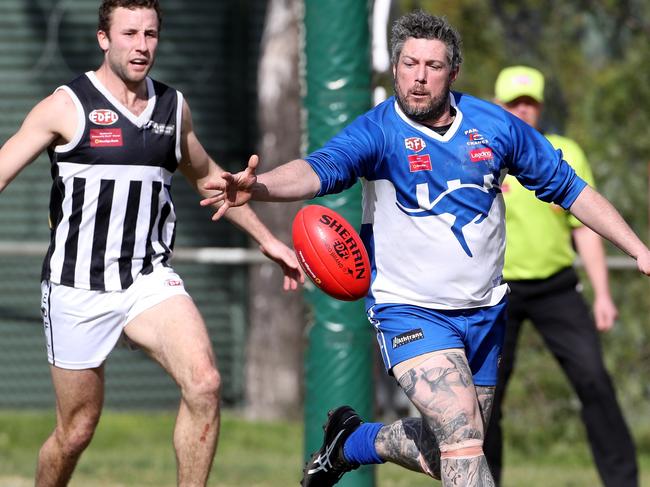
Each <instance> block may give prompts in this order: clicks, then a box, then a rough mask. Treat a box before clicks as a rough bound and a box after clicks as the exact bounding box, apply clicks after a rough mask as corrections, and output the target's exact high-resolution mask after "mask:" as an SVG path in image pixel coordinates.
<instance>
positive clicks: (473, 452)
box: [440, 438, 483, 460]
mask: <svg viewBox="0 0 650 487" xmlns="http://www.w3.org/2000/svg"><path fill="white" fill-rule="evenodd" d="M482 455H483V440H480V439H474V438H473V439H469V440H463V441H459V442H456V443H447V444H441V445H440V460H445V459H449V458H452V459H453V458H475V457H480V456H482Z"/></svg>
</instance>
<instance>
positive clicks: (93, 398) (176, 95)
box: [0, 0, 303, 486]
mask: <svg viewBox="0 0 650 487" xmlns="http://www.w3.org/2000/svg"><path fill="white" fill-rule="evenodd" d="M160 22H161V18H160V9H159V5H158V1H157V0H104V1H103V2H102V4H101V6H100V8H99V28H98V32H97V39H98V42H99V46H100V47H101V49H102V51H103V52H104V61H103V63H102V65H101V66H100V67H99V69H97V70H96V71H89V72H87V73H85V74H83V75H81V76H79V77H78V78H76V79H75V80H73V81H72V82H70V83H68V84H66V85H65V86H61V87H59V88H58V89H56V90H55V91H54V93H53V94H52V95H50V96H49V97H47V98H45V99H44V100H42V101H41V102H40V103H38V104H37V105H36V106H35V107H34V108H33V109H32V111H31V112H30V113H29V114H28V115H27V117H26V119H25V121H24V123H23V125H22V127H21V128H20V130H19V131H18V132H17V133H16V134H15V135H14V136H13V137H11V138H10V139H9V140H8V141H7V142H6V144H5V145H4V146H3V147H2V149H1V151H0V190H2V189H4V188H5V187H6V185H7V184H9V182H10V181H11V180H12V179H13V178H14V177H15V176H16V175H17V174H18V173H19V172H20V171H21V170H22V169H23V168H24V167H25V166H27V165H28V164H29V163H30V162H32V161H33V160H34V159H35V158H36V157H37V156H38V155H39V154H40V153H41V152H43V151H44V150H45V149H47V150H48V153H49V155H50V159H51V162H52V166H51V167H52V177H53V185H52V192H51V199H50V223H51V240H50V246H49V250H48V252H47V255H46V258H45V261H44V265H43V274H42V300H41V309H42V312H43V322H44V327H45V335H46V342H47V354H48V360H49V362H50V365H51V375H52V381H53V384H54V391H55V394H56V399H57V400H56V409H57V411H56V412H57V424H56V428H55V430H54V432H53V433H52V434H51V436H50V437H49V438H48V439H47V440H46V441H45V443H44V444H43V446H42V448H41V450H40V453H39V458H38V468H37V472H36V485H37V486H55V485H57V486H58V485H65V484H67V483H68V481H69V479H70V477H71V476H72V473H73V470H74V468H75V465H76V463H77V461H78V459H79V457H80V455H81V453H82V452H83V450H84V449H85V448H86V446H87V445H88V444H89V443H90V440H91V438H92V436H93V433H94V431H95V428H96V425H97V423H98V421H99V417H100V414H101V409H102V403H103V396H104V365H103V364H104V361H105V360H106V358H107V356H108V354H109V353H110V352H111V350H112V349H113V347H114V346H115V344H116V342H117V341H118V339H119V337H120V336H121V335H122V333H124V334H125V335H126V336H127V337H128V339H129V340H131V341H133V342H134V343H135V344H137V345H138V346H139V347H141V348H142V349H143V350H145V351H146V352H147V353H148V354H149V355H150V356H151V357H152V358H153V359H154V360H155V361H156V362H158V363H159V364H160V365H161V366H162V367H163V368H164V369H165V370H166V371H167V373H169V375H170V376H171V377H172V378H173V380H174V381H175V382H176V383H177V384H178V385H179V388H180V391H181V402H180V408H179V411H178V417H177V421H176V426H175V430H174V448H175V450H176V458H177V464H178V485H187V486H189V485H192V486H198V485H204V484H205V483H206V481H207V478H208V475H209V472H210V467H211V464H212V459H213V457H214V453H215V449H216V444H217V437H218V432H219V386H220V377H219V373H218V371H217V368H216V366H215V359H214V356H213V350H212V347H211V343H210V339H209V337H208V333H207V330H206V326H205V324H204V321H203V318H202V317H201V315H200V313H199V311H198V310H197V308H196V306H195V304H194V303H193V301H192V299H191V298H190V297H189V295H188V294H187V292H186V291H185V288H184V286H183V281H182V279H181V278H180V277H179V276H178V275H177V274H176V273H175V272H174V270H173V268H172V267H171V265H170V257H171V255H172V249H173V245H174V237H175V232H176V216H175V212H174V205H173V202H172V199H171V195H170V189H171V179H172V175H173V173H174V171H175V170H176V169H177V168H178V169H180V171H181V173H183V175H184V176H185V177H186V178H187V179H188V181H189V182H190V184H191V185H192V186H193V187H194V188H195V189H196V190H197V192H198V193H199V194H200V195H201V196H202V197H207V196H210V195H211V194H214V191H207V190H205V189H204V188H203V183H204V181H206V180H208V179H209V178H213V177H218V175H219V174H220V173H221V172H222V170H221V169H220V168H219V167H218V166H217V165H216V163H215V162H214V161H213V160H212V159H211V158H210V157H209V156H208V154H207V153H206V151H205V150H204V148H203V146H202V145H201V143H200V142H199V141H198V139H197V136H196V134H195V132H194V128H193V126H192V117H191V113H190V109H189V107H188V104H187V102H186V101H185V100H184V99H183V96H182V94H181V93H180V92H178V91H176V90H174V89H172V88H170V87H168V86H166V85H164V84H162V83H159V82H156V81H153V80H152V79H151V78H149V77H148V76H147V74H148V73H149V70H150V69H151V67H152V66H153V63H154V59H155V54H156V48H157V44H158V36H159V33H160ZM228 217H229V219H230V220H231V221H232V222H233V223H235V224H236V225H237V226H239V227H240V228H242V229H243V230H245V231H246V232H248V233H249V234H250V235H251V236H252V237H253V238H254V239H255V240H256V241H257V242H258V243H259V244H260V247H261V249H262V251H263V252H264V253H265V254H266V255H267V256H268V257H269V258H271V259H273V260H274V261H276V262H277V263H278V264H279V265H280V266H281V267H282V268H283V270H284V273H285V280H284V287H285V289H296V287H297V284H298V282H300V281H302V279H303V277H302V275H301V273H300V271H299V266H298V263H297V261H296V258H295V255H294V254H293V252H292V251H291V250H290V249H289V248H288V247H287V246H286V245H284V244H283V243H281V242H280V241H279V240H277V239H276V238H275V237H274V236H273V235H272V234H271V233H270V232H269V230H268V229H267V228H266V227H265V226H264V225H263V224H262V223H261V222H260V221H259V220H258V219H257V217H256V216H255V214H254V213H253V212H252V211H251V209H250V208H248V207H243V208H240V209H237V210H236V211H229V212H228Z"/></svg>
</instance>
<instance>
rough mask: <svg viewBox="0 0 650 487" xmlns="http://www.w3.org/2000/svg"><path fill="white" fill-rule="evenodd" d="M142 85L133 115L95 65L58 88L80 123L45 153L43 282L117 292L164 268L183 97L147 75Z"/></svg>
mask: <svg viewBox="0 0 650 487" xmlns="http://www.w3.org/2000/svg"><path fill="white" fill-rule="evenodd" d="M146 83H147V88H148V93H149V99H148V103H147V107H146V108H145V110H144V111H143V112H142V113H141V114H140V115H138V116H136V115H134V114H133V113H131V112H130V111H129V110H127V109H126V107H124V106H123V105H122V104H121V103H120V102H119V101H118V100H117V99H116V98H115V97H114V96H113V95H112V94H111V93H110V92H109V91H108V90H107V89H106V88H105V87H104V86H103V85H102V84H101V83H100V82H99V80H98V79H97V78H96V76H95V75H94V73H93V72H88V73H85V74H83V75H81V76H79V77H78V78H76V79H75V80H73V81H72V82H70V83H68V84H67V85H64V86H61V87H59V88H57V89H63V90H65V91H66V92H67V93H68V94H69V95H70V96H71V98H72V100H73V101H74V104H75V105H76V108H77V116H78V127H77V131H76V134H75V136H74V138H73V140H71V141H70V142H69V143H67V144H65V145H60V146H56V147H54V149H53V150H50V151H49V155H50V160H51V163H52V164H51V172H52V179H53V184H52V191H51V196H50V215H49V216H50V227H51V236H50V246H49V249H48V252H47V255H46V257H45V260H44V263H43V271H42V276H41V277H42V279H44V280H50V282H53V283H57V284H63V285H65V286H71V287H76V288H81V289H91V290H99V291H117V290H123V289H126V288H128V287H129V286H130V285H131V284H132V283H133V281H134V279H135V278H136V277H137V276H138V275H139V274H149V273H151V272H152V271H153V269H154V268H155V267H156V266H161V265H162V266H168V265H169V259H170V257H171V253H172V249H173V246H174V238H175V233H176V215H175V212H174V205H173V203H172V198H171V194H170V190H171V179H172V175H173V173H174V171H175V170H176V168H177V167H178V163H179V161H180V158H181V149H180V130H181V113H182V105H183V97H182V94H181V93H180V92H178V91H176V90H174V89H172V88H170V87H168V86H166V85H164V84H162V83H159V82H157V81H154V80H152V79H150V78H147V79H146Z"/></svg>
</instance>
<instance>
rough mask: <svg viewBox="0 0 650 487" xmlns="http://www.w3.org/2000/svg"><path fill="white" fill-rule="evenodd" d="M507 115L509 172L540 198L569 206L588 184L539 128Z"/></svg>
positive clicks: (563, 206) (565, 206) (564, 206)
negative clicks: (510, 146)
mask: <svg viewBox="0 0 650 487" xmlns="http://www.w3.org/2000/svg"><path fill="white" fill-rule="evenodd" d="M507 115H508V117H509V118H510V122H511V125H510V132H511V133H510V135H511V137H510V140H511V141H512V144H513V147H512V159H511V160H510V162H509V172H510V174H512V175H513V176H515V177H516V178H517V179H518V180H519V182H520V183H521V184H522V185H523V186H525V187H526V188H528V189H530V190H531V191H534V192H535V195H536V196H537V197H538V198H539V199H540V200H542V201H546V202H549V203H550V202H553V203H555V204H557V205H560V206H561V207H562V208H564V209H568V208H569V207H570V206H571V205H572V204H573V202H574V201H575V200H576V198H577V197H578V195H579V194H580V193H581V192H582V190H583V189H584V188H585V186H587V183H586V182H585V181H584V180H583V179H581V178H580V177H579V176H578V175H577V174H576V172H575V171H574V170H573V168H572V167H571V166H570V165H569V164H568V163H567V162H566V161H565V160H564V159H563V158H562V151H561V150H555V148H554V147H553V146H552V145H551V143H550V142H549V141H548V140H547V139H546V137H544V136H543V135H542V134H541V133H540V132H539V131H538V130H536V129H534V128H533V127H531V126H530V125H528V124H527V123H525V122H523V121H521V120H519V119H518V118H517V117H515V116H513V115H510V114H507Z"/></svg>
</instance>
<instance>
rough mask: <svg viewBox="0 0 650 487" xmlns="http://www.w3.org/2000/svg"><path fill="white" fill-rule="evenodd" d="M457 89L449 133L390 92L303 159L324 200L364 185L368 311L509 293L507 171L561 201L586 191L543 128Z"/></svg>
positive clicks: (467, 304)
mask: <svg viewBox="0 0 650 487" xmlns="http://www.w3.org/2000/svg"><path fill="white" fill-rule="evenodd" d="M450 97H451V104H452V106H453V107H455V109H456V117H455V119H454V122H453V124H452V125H451V127H450V128H449V130H448V131H447V133H445V135H442V136H441V135H439V134H437V133H436V132H434V131H433V130H431V129H429V128H427V127H426V126H424V125H421V124H419V123H417V122H414V121H413V120H411V119H409V118H408V117H407V116H406V115H405V114H404V113H403V112H402V111H401V110H400V108H399V106H398V105H397V103H396V101H395V99H394V98H392V97H391V98H389V99H388V100H386V101H385V102H383V103H381V104H380V105H378V106H377V107H375V108H374V109H372V110H370V111H369V112H367V113H366V114H364V115H362V116H360V117H358V118H357V119H356V120H355V121H353V122H352V123H351V124H350V125H349V126H347V127H346V128H345V129H344V130H342V131H341V132H340V133H339V134H338V135H336V136H335V137H334V138H332V139H331V140H330V141H329V142H328V143H327V144H326V145H325V146H324V147H323V148H322V149H319V150H317V151H314V152H313V153H311V154H310V155H309V156H308V157H307V158H306V160H307V162H308V163H309V164H310V165H311V166H312V168H313V169H314V171H316V173H317V174H318V176H319V178H320V180H321V190H320V192H319V194H318V195H319V196H322V195H325V194H331V193H337V192H340V191H342V190H344V189H346V188H349V187H350V186H352V185H353V184H354V183H355V182H356V181H357V179H360V180H361V182H362V185H363V193H362V194H363V220H362V226H361V232H360V233H361V237H362V238H363V240H364V243H365V244H366V247H367V249H368V251H369V254H370V260H371V267H372V283H371V286H370V291H369V293H368V298H367V302H366V305H367V307H370V306H372V305H374V304H375V303H404V304H412V305H416V306H422V307H425V308H433V309H463V308H474V307H480V306H492V305H495V304H497V303H498V302H499V301H501V299H502V298H503V296H504V295H505V293H506V292H507V285H506V284H504V283H503V281H502V275H501V272H502V268H503V257H504V250H505V224H504V216H505V215H504V212H505V207H504V202H503V197H502V195H501V189H500V185H501V182H502V181H503V178H504V177H505V175H506V174H507V173H510V174H512V175H514V176H515V177H517V179H518V180H519V181H520V182H521V183H522V184H523V185H524V186H525V187H527V188H528V189H530V190H532V191H535V193H536V195H537V197H538V198H540V199H542V200H544V201H549V202H550V201H552V202H554V203H556V204H558V205H560V206H562V207H563V208H565V209H566V208H569V207H570V206H571V204H573V202H574V201H575V199H576V198H577V197H578V195H579V194H580V192H581V191H582V190H583V189H584V187H585V184H586V183H585V182H584V181H583V180H582V179H580V178H579V177H578V176H576V174H575V172H574V171H573V169H572V168H571V166H569V165H568V164H567V163H566V162H565V161H563V160H562V153H561V152H560V151H556V150H555V149H554V148H553V147H552V146H551V144H550V143H549V142H548V141H547V140H546V139H545V138H544V136H542V135H541V134H540V133H539V132H538V131H537V130H535V129H533V128H532V127H530V126H529V125H527V124H526V123H524V122H522V121H521V120H519V119H518V118H517V117H515V116H512V115H510V114H509V113H507V112H506V111H505V110H503V109H501V108H500V107H498V106H496V105H494V104H492V103H489V102H486V101H483V100H479V99H477V98H475V97H472V96H469V95H466V94H463V93H456V92H453V93H451V94H450Z"/></svg>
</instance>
